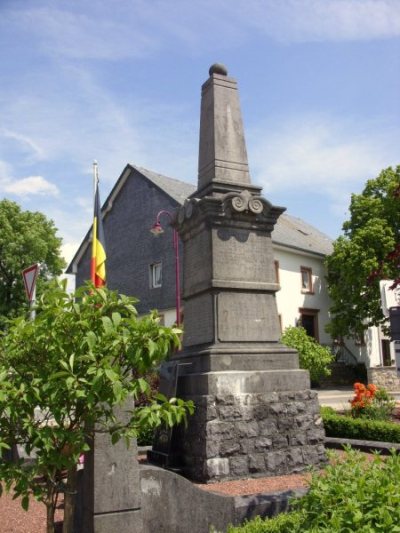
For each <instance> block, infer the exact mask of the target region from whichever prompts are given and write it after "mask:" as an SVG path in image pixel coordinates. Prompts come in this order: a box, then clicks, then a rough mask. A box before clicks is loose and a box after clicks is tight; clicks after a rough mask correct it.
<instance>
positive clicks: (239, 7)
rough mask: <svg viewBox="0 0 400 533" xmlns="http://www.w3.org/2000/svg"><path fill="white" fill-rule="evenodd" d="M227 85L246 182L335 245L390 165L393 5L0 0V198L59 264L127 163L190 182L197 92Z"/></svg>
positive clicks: (395, 81)
mask: <svg viewBox="0 0 400 533" xmlns="http://www.w3.org/2000/svg"><path fill="white" fill-rule="evenodd" d="M216 62H219V63H223V64H224V65H226V67H227V69H228V74H229V76H231V77H233V78H235V79H236V80H237V81H238V85H239V94H240V100H241V107H242V114H243V121H244V127H245V134H246V142H247V151H248V157H249V166H250V173H251V177H252V181H253V183H255V184H257V185H261V186H262V187H263V194H264V196H266V197H267V198H268V199H269V200H270V201H271V202H272V203H274V204H276V205H282V206H285V207H287V212H288V213H289V214H291V215H293V216H297V217H300V218H302V219H303V220H305V221H307V222H308V223H310V224H312V225H314V226H316V227H317V228H318V229H319V230H321V231H323V232H325V233H326V234H327V235H329V236H330V237H331V238H337V237H338V236H339V234H340V232H341V227H342V224H343V222H344V221H345V220H346V217H347V216H348V212H347V209H348V205H349V202H350V197H351V193H360V192H361V191H362V189H363V186H364V184H365V182H366V180H367V179H370V178H374V177H376V176H377V175H378V174H379V172H380V170H381V169H383V168H387V167H388V166H395V165H397V164H400V150H399V148H400V146H399V145H400V0H191V1H188V0H108V1H107V0H0V65H1V68H0V200H1V199H3V198H7V199H10V200H13V201H15V202H17V203H18V204H19V205H21V206H22V208H23V209H28V210H30V211H41V212H42V213H44V214H45V215H46V216H47V217H49V218H51V219H52V220H53V221H54V223H55V226H56V227H57V228H58V230H59V235H60V236H61V237H62V239H63V248H62V250H63V254H64V256H65V258H66V259H67V261H68V260H70V259H71V258H72V256H73V254H74V253H75V251H76V249H77V247H78V246H79V244H80V242H81V240H82V238H83V237H84V235H85V233H86V231H87V229H88V228H89V226H90V224H91V222H92V212H93V197H92V194H93V191H92V188H93V180H92V163H93V161H94V160H97V161H98V165H99V176H100V194H101V198H102V200H103V201H104V200H105V199H106V197H107V195H108V193H109V191H110V190H111V188H112V186H113V185H114V184H115V182H116V180H117V178H118V177H119V175H120V174H121V172H122V170H123V169H124V167H125V165H126V164H127V163H131V164H134V165H138V166H142V167H145V168H147V169H150V170H153V171H156V172H159V173H161V174H164V175H166V176H170V177H174V178H176V179H181V180H183V181H187V182H191V183H194V184H196V183H197V159H198V135H199V117H200V90H201V85H202V84H203V83H204V82H205V81H206V80H207V78H208V69H209V67H210V65H212V64H213V63H216Z"/></svg>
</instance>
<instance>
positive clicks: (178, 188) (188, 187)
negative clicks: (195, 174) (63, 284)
mask: <svg viewBox="0 0 400 533" xmlns="http://www.w3.org/2000/svg"><path fill="white" fill-rule="evenodd" d="M129 168H131V169H133V170H136V171H137V172H139V173H140V174H142V175H143V176H145V177H146V178H147V179H148V180H150V181H151V182H152V183H154V185H156V186H157V187H159V188H160V189H162V190H163V191H164V192H166V193H167V194H168V195H169V196H171V198H173V199H174V200H175V201H176V202H178V203H179V204H183V202H184V201H185V199H186V198H187V197H188V196H190V195H191V194H192V193H194V192H195V190H196V186H195V185H193V184H191V183H186V182H184V181H180V180H177V179H174V178H169V177H167V176H163V175H162V174H158V173H157V172H153V171H152V170H148V169H146V168H143V167H139V166H136V165H132V164H128V165H127V167H125V169H124V171H123V173H122V174H121V176H120V178H119V179H118V181H117V183H116V184H115V185H114V187H113V189H112V191H111V192H110V194H109V195H108V198H107V199H106V201H105V202H104V204H103V207H102V211H103V213H104V212H105V211H107V205H108V204H109V202H111V203H112V200H113V197H114V195H116V194H119V192H120V190H121V186H120V183H123V182H121V179H122V176H123V175H124V174H125V172H126V170H128V169H129ZM122 187H123V185H122ZM90 232H91V228H90V229H89V230H88V232H87V234H86V236H85V237H84V239H83V241H82V243H81V245H80V246H79V248H78V250H77V252H76V254H75V256H74V258H73V259H72V261H71V263H70V264H69V266H68V268H67V270H66V272H67V273H71V272H72V264H73V263H74V262H75V260H76V259H77V257H79V254H80V251H82V250H83V249H84V248H83V247H86V245H87V244H88V243H89V241H90ZM272 242H273V243H274V244H276V245H280V246H284V247H288V248H292V249H295V250H299V251H303V252H304V251H305V252H309V253H314V254H317V255H321V256H325V255H329V254H330V253H332V251H333V246H332V240H331V238H330V237H328V236H327V235H325V234H324V233H322V232H320V231H319V230H317V229H316V228H315V227H314V226H311V225H310V224H307V223H306V222H304V220H302V219H301V218H296V217H292V216H291V215H288V214H286V213H284V214H282V215H281V216H280V217H279V219H278V222H277V223H276V225H275V228H274V231H273V232H272Z"/></svg>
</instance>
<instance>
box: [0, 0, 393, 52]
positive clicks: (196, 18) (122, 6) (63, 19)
mask: <svg viewBox="0 0 400 533" xmlns="http://www.w3.org/2000/svg"><path fill="white" fill-rule="evenodd" d="M2 20H3V24H4V28H5V30H7V29H9V28H10V27H13V28H15V29H17V30H19V31H20V32H21V33H22V34H24V35H29V34H32V33H33V34H35V41H34V42H35V44H37V45H38V46H39V47H40V49H41V51H42V52H43V53H45V54H47V55H51V56H53V57H55V58H57V60H60V58H62V57H63V58H68V59H75V60H76V59H78V60H81V59H97V60H98V59H103V60H104V59H105V60H110V61H116V60H117V61H118V60H121V59H127V58H144V57H149V56H150V55H152V54H154V53H156V52H159V51H160V50H162V49H165V48H166V47H176V46H177V45H178V46H181V45H182V44H183V45H185V46H186V47H188V48H189V49H190V50H191V51H192V52H193V53H196V52H198V51H199V50H200V49H202V50H214V49H215V48H216V47H218V48H220V47H221V46H223V47H225V48H226V49H231V48H232V47H235V48H237V47H239V46H240V45H241V43H242V42H243V40H246V38H248V37H252V36H253V35H254V32H255V31H256V32H258V33H260V34H261V35H265V36H267V37H268V38H271V39H273V40H275V41H278V42H285V43H292V42H315V41H317V42H322V41H349V40H370V39H385V38H390V37H397V36H399V35H400V2H399V1H398V0H235V1H232V0H196V1H195V2H188V1H187V0H175V1H174V2H171V0H152V1H151V2H148V1H144V0H113V2H103V1H101V0H90V1H89V0H81V1H80V2H79V3H77V4H74V3H71V2H66V1H65V2H63V1H60V2H57V3H54V2H50V1H49V0H38V1H37V3H36V4H35V6H34V7H29V8H25V9H14V8H13V7H11V8H8V9H4V10H3V14H2ZM0 24H1V22H0ZM204 31H206V33H207V38H206V39H205V38H204Z"/></svg>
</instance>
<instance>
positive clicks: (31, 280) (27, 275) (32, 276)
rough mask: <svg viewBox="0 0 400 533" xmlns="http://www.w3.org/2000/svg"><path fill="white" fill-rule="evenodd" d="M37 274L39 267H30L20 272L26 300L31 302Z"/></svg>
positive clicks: (36, 265)
mask: <svg viewBox="0 0 400 533" xmlns="http://www.w3.org/2000/svg"><path fill="white" fill-rule="evenodd" d="M38 273H39V265H38V264H35V265H31V266H30V267H28V268H25V270H23V271H22V277H23V278H24V285H25V291H26V295H27V297H28V300H29V301H30V302H31V301H32V300H34V294H35V287H36V278H37V275H38Z"/></svg>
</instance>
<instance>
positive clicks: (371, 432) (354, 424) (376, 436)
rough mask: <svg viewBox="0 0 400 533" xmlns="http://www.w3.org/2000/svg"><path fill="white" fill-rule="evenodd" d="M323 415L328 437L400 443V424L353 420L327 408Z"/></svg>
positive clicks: (322, 411) (363, 419)
mask: <svg viewBox="0 0 400 533" xmlns="http://www.w3.org/2000/svg"><path fill="white" fill-rule="evenodd" d="M321 415H322V420H323V422H324V427H325V433H326V436H327V437H338V438H345V439H359V440H375V441H379V442H393V443H400V424H395V423H393V422H384V421H382V420H369V419H367V418H352V417H351V416H348V415H340V414H337V413H334V412H332V411H331V410H329V409H326V408H322V409H321Z"/></svg>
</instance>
